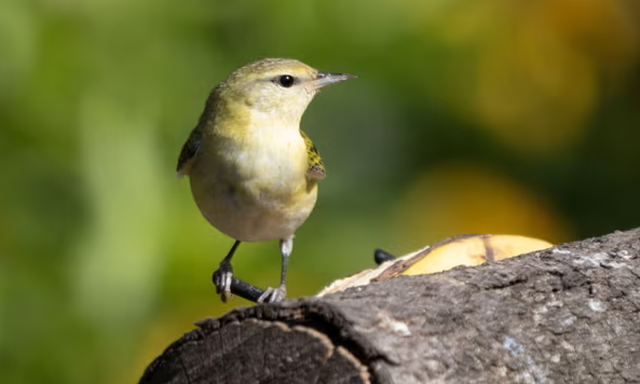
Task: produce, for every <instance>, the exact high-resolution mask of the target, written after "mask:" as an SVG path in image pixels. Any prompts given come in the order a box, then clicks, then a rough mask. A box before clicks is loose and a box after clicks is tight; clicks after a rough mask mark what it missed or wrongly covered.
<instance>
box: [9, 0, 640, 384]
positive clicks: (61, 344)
mask: <svg viewBox="0 0 640 384" xmlns="http://www.w3.org/2000/svg"><path fill="white" fill-rule="evenodd" d="M639 51H640V5H639V3H638V2H637V1H636V0H588V1H585V0H526V1H525V0H521V1H513V0H486V1H481V2H478V1H472V0H441V1H428V2H424V1H418V0H400V1H378V2H371V1H364V0H343V1H337V0H328V1H305V2H297V1H291V0H278V1H265V2H254V1H248V0H239V1H234V2H225V1H219V0H218V1H212V0H206V1H205V0H188V1H183V2H177V1H169V0H153V1H152V0H127V1H124V0H119V1H118V0H116V1H106V0H93V1H87V0H2V1H1V2H0V173H1V174H2V177H1V178H0V380H1V381H2V382H3V383H12V384H23V383H36V382H46V383H51V384H55V383H61V384H62V383H65V384H73V383H88V382H92V383H104V384H110V383H123V382H135V381H136V380H137V379H138V377H139V376H140V374H141V372H142V370H143V369H144V367H145V366H146V365H147V364H148V363H149V362H150V361H151V359H153V357H154V356H156V355H157V354H159V353H160V352H161V351H162V349H163V348H164V347H165V346H167V344H168V342H169V341H171V340H173V339H175V338H177V337H178V336H180V335H181V334H182V333H184V332H186V331H188V330H189V329H191V328H192V323H193V322H194V321H196V320H198V319H201V318H204V317H207V316H218V315H220V314H222V313H224V312H226V311H227V310H229V309H230V308H231V306H230V305H226V306H224V305H221V304H220V303H219V302H218V299H217V298H216V297H215V295H214V289H213V287H212V285H211V282H210V277H211V272H212V271H213V270H214V269H215V268H216V267H217V264H218V262H219V261H220V259H221V258H222V256H223V255H224V254H225V253H226V252H227V250H228V248H229V247H230V246H231V244H232V240H231V239H229V238H226V237H225V236H224V235H221V234H220V233H218V232H217V231H216V230H214V229H213V228H212V227H210V226H209V225H208V224H207V223H206V222H205V220H204V219H202V217H201V216H200V214H199V212H198V210H197V208H196V207H195V204H194V203H193V201H192V199H191V195H190V191H189V186H188V182H186V181H184V180H180V181H179V180H176V179H175V178H174V168H175V162H176V158H177V154H178V151H179V149H180V147H181V146H182V144H183V142H184V140H185V139H186V137H187V135H188V133H189V132H190V130H191V128H192V127H193V126H194V124H195V122H196V120H197V118H198V116H199V114H200V112H201V109H202V107H203V105H204V100H205V98H206V96H207V94H208V92H209V90H210V88H211V87H212V86H214V85H215V84H216V83H217V82H219V81H220V80H221V79H222V78H223V77H224V76H226V74H228V73H229V72H230V71H231V70H233V69H234V68H236V67H238V66H240V65H242V64H244V63H246V62H248V61H250V60H254V59H258V58H262V57H278V56H281V57H293V58H297V59H300V60H302V61H304V62H307V63H309V64H310V65H312V66H315V67H316V68H320V69H322V70H328V71H335V72H348V73H353V74H357V75H359V79H357V80H353V81H349V82H347V83H344V84H340V85H338V86H336V87H335V88H331V89H328V90H326V92H323V93H322V95H320V96H319V97H318V98H317V100H316V101H314V103H313V104H312V106H311V108H310V109H309V111H308V112H307V114H306V115H305V118H304V120H303V126H304V129H305V131H306V132H307V133H308V134H309V135H310V136H311V137H312V138H313V139H314V141H315V142H316V144H317V145H318V146H319V148H320V149H321V151H322V154H323V157H324V159H325V163H326V166H327V172H328V177H327V179H326V180H323V182H322V183H321V186H320V198H319V203H318V205H317V207H316V209H315V211H314V213H313V214H312V216H311V218H310V219H309V220H308V222H307V223H306V224H305V225H304V226H303V227H301V229H300V230H299V231H298V240H297V242H296V247H295V248H296V249H295V251H294V253H293V257H292V260H291V267H290V273H289V293H290V295H291V296H300V295H304V294H312V293H314V292H315V291H317V290H318V289H319V288H320V287H321V286H322V285H324V284H327V283H329V282H330V281H331V280H332V279H335V278H338V277H341V276H344V275H347V274H350V273H353V272H355V271H357V270H359V269H363V268H366V267H370V266H372V264H373V257H372V256H373V250H374V248H376V247H382V248H385V249H387V250H389V251H391V252H393V253H396V254H403V253H407V252H409V251H412V250H414V249H416V248H418V247H421V246H423V245H425V244H428V243H432V242H434V241H437V240H440V239H442V238H444V237H447V236H451V235H456V234H462V233H470V232H476V233H477V232H481V233H514V234H522V235H531V236H537V237H541V238H544V239H547V240H550V241H552V242H562V241H568V240H571V239H577V238H582V237H586V236H591V235H597V234H604V233H607V232H610V231H613V230H616V229H625V228H629V227H633V226H637V225H639V223H640V203H639V201H640V200H638V196H637V195H638V189H639V188H640V173H638V171H637V169H636V168H637V165H638V163H639V162H640V124H639V122H640V77H639V74H640V59H639V54H640V52H639ZM234 260H235V264H234V265H235V267H236V269H235V271H236V273H237V275H238V276H240V277H242V278H245V279H246V280H248V281H251V282H254V283H256V284H258V285H261V286H267V285H273V284H275V283H276V282H277V279H278V270H279V265H280V263H279V255H278V251H277V243H276V242H275V241H274V242H270V243H255V244H243V246H242V247H241V248H240V249H239V253H238V255H237V257H236V258H235V259H234ZM244 304H246V302H243V301H242V300H241V299H239V298H235V299H234V300H233V301H232V305H244Z"/></svg>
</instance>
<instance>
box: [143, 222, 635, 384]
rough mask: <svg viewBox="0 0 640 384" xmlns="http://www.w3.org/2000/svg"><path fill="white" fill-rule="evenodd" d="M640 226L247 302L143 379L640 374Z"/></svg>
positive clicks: (611, 379)
mask: <svg viewBox="0 0 640 384" xmlns="http://www.w3.org/2000/svg"><path fill="white" fill-rule="evenodd" d="M638 382H640V229H636V230H632V231H627V232H617V233H613V234H610V235H608V236H604V237H600V238H594V239H588V240H584V241H580V242H575V243H569V244H565V245H560V246H557V247H554V248H552V249H549V250H544V251H540V252H536V253H532V254H527V255H522V256H519V257H516V258H513V259H508V260H503V261H500V262H496V263H487V264H484V265H481V266H479V267H459V268H455V269H453V270H450V271H447V272H443V273H438V274H433V275H422V276H411V277H408V276H407V277H403V276H401V277H397V278H393V279H391V280H387V281H383V282H379V283H374V284H370V285H368V286H365V287H360V288H354V289H349V290H346V291H344V292H340V293H337V294H333V295H329V296H326V297H323V298H312V297H309V298H302V299H299V300H290V301H286V302H283V303H279V304H270V305H258V306H254V307H250V308H245V309H239V310H234V311H232V312H230V313H228V314H227V315H225V316H223V317H221V318H219V319H208V320H204V321H202V322H201V323H199V324H198V328H197V329H195V330H193V331H191V332H189V333H187V334H186V335H184V336H183V337H182V338H180V339H179V340H177V341H176V342H174V343H173V344H172V345H171V346H169V347H168V348H167V350H166V351H164V353H163V354H162V355H161V356H160V357H158V358H157V359H156V360H155V361H154V362H153V363H152V364H151V365H150V366H149V367H148V368H147V370H146V372H145V373H144V375H143V377H142V379H141V380H140V383H143V384H151V383H154V384H168V383H172V384H178V383H180V384H182V383H185V384H186V383H190V384H196V383H197V384H201V383H224V384H232V383H261V384H265V383H307V384H308V383H323V384H324V383H326V384H334V383H352V384H356V383H358V384H359V383H371V384H387V383H398V384H414V383H416V384H417V383H420V384H424V383H638Z"/></svg>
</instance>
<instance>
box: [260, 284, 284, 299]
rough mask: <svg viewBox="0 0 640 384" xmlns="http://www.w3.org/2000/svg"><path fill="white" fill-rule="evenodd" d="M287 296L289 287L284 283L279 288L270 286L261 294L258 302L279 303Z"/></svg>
mask: <svg viewBox="0 0 640 384" xmlns="http://www.w3.org/2000/svg"><path fill="white" fill-rule="evenodd" d="M285 296H287V288H286V287H285V286H284V285H281V286H279V287H278V288H272V287H269V288H267V289H265V290H264V293H263V294H262V295H260V297H259V298H258V303H277V302H278V301H282V300H284V298H285Z"/></svg>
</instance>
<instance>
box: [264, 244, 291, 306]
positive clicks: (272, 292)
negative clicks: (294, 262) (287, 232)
mask: <svg viewBox="0 0 640 384" xmlns="http://www.w3.org/2000/svg"><path fill="white" fill-rule="evenodd" d="M292 250H293V235H291V236H289V237H287V238H286V239H282V240H280V254H281V255H282V269H281V270H280V286H279V287H278V288H271V287H269V288H267V289H266V290H265V291H264V293H263V294H262V295H261V296H260V297H259V298H258V302H259V303H275V302H277V301H282V300H283V299H284V298H285V296H287V288H286V286H285V280H286V278H287V263H288V262H289V256H290V255H291V251H292Z"/></svg>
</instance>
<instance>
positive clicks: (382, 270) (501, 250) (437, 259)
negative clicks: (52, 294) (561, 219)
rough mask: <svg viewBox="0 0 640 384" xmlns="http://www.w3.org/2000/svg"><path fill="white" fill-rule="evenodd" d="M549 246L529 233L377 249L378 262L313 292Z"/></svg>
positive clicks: (492, 258)
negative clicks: (404, 251)
mask: <svg viewBox="0 0 640 384" xmlns="http://www.w3.org/2000/svg"><path fill="white" fill-rule="evenodd" d="M552 246H553V244H551V243H549V242H547V241H544V240H540V239H536V238H533V237H526V236H519V235H489V234H484V235H460V236H454V237H449V238H447V239H444V240H441V241H439V242H437V243H435V244H433V245H430V246H427V247H425V248H423V249H421V250H418V251H417V252H413V253H410V254H408V255H405V256H402V257H399V258H395V257H393V256H391V255H389V254H388V253H386V252H384V251H381V250H377V251H376V253H375V260H376V262H377V263H378V264H380V265H379V266H378V267H377V268H374V269H367V270H364V271H362V272H360V273H357V274H355V275H353V276H349V277H346V278H344V279H340V280H336V281H334V282H333V283H332V284H331V285H329V286H328V287H326V288H325V289H323V290H322V291H321V292H320V293H318V295H317V296H324V295H326V294H329V293H335V292H339V291H342V290H344V289H347V288H351V287H357V286H362V285H366V284H369V283H372V282H376V281H383V280H387V279H391V278H394V277H396V276H400V275H422V274H428V273H436V272H442V271H446V270H448V269H451V268H454V267H457V266H460V265H466V266H474V265H480V264H483V263H485V262H492V261H498V260H503V259H508V258H510V257H514V256H518V255H522V254H525V253H529V252H535V251H539V250H542V249H546V248H549V247H552Z"/></svg>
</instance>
